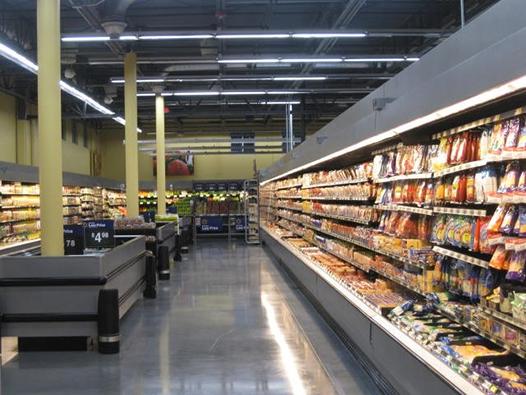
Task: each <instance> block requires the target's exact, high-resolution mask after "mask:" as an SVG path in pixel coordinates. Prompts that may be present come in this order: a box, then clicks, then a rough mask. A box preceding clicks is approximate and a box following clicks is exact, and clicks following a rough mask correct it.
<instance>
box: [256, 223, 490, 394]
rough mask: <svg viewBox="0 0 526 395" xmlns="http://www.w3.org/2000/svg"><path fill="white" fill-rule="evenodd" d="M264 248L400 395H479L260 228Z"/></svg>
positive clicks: (351, 293) (340, 285) (345, 288)
mask: <svg viewBox="0 0 526 395" xmlns="http://www.w3.org/2000/svg"><path fill="white" fill-rule="evenodd" d="M262 237H263V239H264V240H265V242H266V245H267V246H268V248H270V250H271V251H272V252H273V253H274V255H276V256H277V257H278V258H279V259H280V262H281V263H282V264H283V265H285V267H287V269H288V270H289V271H290V272H291V273H292V274H293V276H294V278H295V279H296V280H297V281H298V282H300V283H301V284H302V285H303V286H304V287H305V288H306V289H307V290H308V291H309V293H310V295H312V296H311V297H312V298H314V299H315V300H316V302H317V305H318V306H320V308H322V309H323V310H324V312H325V313H326V314H328V315H329V316H330V317H331V318H332V319H333V320H334V321H335V322H336V323H337V324H338V325H339V326H340V327H341V329H342V330H343V331H344V332H345V334H346V335H347V336H348V337H349V338H350V339H351V340H352V341H353V343H354V344H355V345H356V346H357V347H358V348H359V349H360V350H361V351H362V352H363V353H364V354H365V355H367V357H368V359H369V360H370V361H371V362H372V363H373V364H374V365H375V366H376V367H377V369H378V370H379V371H381V372H383V373H384V374H385V375H387V376H388V377H389V378H390V382H391V383H392V385H393V386H394V387H395V388H396V390H397V391H398V392H400V393H406V394H422V393H436V394H450V393H453V392H454V391H456V392H459V393H464V394H482V391H480V390H479V389H478V388H477V387H476V386H475V385H474V384H472V383H471V382H469V381H468V380H467V379H466V378H464V377H462V376H461V375H460V374H459V373H457V372H455V371H454V370H452V369H451V368H449V367H448V366H447V365H446V364H445V363H444V362H442V360H440V358H439V357H438V356H436V355H435V354H434V353H432V352H431V351H430V350H428V349H427V348H426V347H425V346H424V345H421V344H419V343H418V342H417V341H415V340H414V339H412V338H411V337H410V336H409V335H407V334H406V333H404V332H403V331H402V330H401V329H399V328H398V327H397V326H396V325H394V323H392V322H391V321H389V320H388V319H387V318H385V317H383V316H382V315H381V314H380V313H379V312H378V311H376V310H375V309H373V308H372V307H371V306H370V305H368V304H367V303H365V302H364V301H363V299H362V298H361V297H359V296H358V295H357V294H356V292H354V291H353V290H352V289H351V288H349V287H348V286H346V285H345V284H344V283H342V282H340V281H338V280H337V279H335V278H334V277H333V276H331V275H330V274H329V273H327V272H326V271H324V270H322V269H321V268H320V267H319V266H318V265H317V264H316V263H314V262H312V261H311V260H309V259H308V258H307V257H306V256H305V255H303V254H301V252H300V251H297V250H294V249H293V248H292V247H291V246H289V245H288V244H287V243H285V242H284V241H283V240H281V239H280V238H279V237H277V236H275V235H273V234H272V233H271V231H270V230H269V229H267V228H266V227H264V226H262Z"/></svg>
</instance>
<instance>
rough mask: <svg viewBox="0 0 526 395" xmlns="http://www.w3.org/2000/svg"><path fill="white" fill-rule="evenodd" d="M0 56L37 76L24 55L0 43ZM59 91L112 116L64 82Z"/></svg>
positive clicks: (32, 63)
mask: <svg viewBox="0 0 526 395" xmlns="http://www.w3.org/2000/svg"><path fill="white" fill-rule="evenodd" d="M0 56H3V57H4V58H6V59H8V60H10V61H12V62H14V63H16V64H17V65H19V66H21V67H23V68H24V69H26V70H28V71H30V72H32V73H33V74H36V75H38V65H37V64H36V63H34V62H33V61H31V60H30V59H28V58H26V57H25V56H24V55H22V54H20V53H18V52H17V51H15V50H14V49H12V48H10V47H8V46H7V45H5V44H2V43H0ZM59 84H60V89H61V90H63V91H64V92H66V93H68V94H70V95H71V96H73V97H75V98H77V99H79V100H80V101H82V102H84V103H86V104H87V105H88V106H90V107H92V108H93V109H95V110H97V111H98V112H100V113H102V114H105V115H114V114H115V113H114V112H113V111H112V110H110V109H109V108H108V107H106V106H103V105H102V104H100V103H99V102H97V101H96V100H95V99H93V98H92V97H90V96H88V95H87V94H85V93H84V92H82V91H80V90H79V89H77V88H75V87H74V86H72V85H70V84H68V83H67V82H65V81H62V80H61V81H60V82H59ZM112 119H113V120H114V121H116V122H118V123H121V124H123V123H122V122H121V121H120V120H122V121H124V119H122V118H121V117H115V118H112ZM137 131H138V132H139V133H142V130H140V129H139V128H137Z"/></svg>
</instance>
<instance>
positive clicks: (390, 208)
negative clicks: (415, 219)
mask: <svg viewBox="0 0 526 395" xmlns="http://www.w3.org/2000/svg"><path fill="white" fill-rule="evenodd" d="M374 207H375V208H377V209H378V210H387V211H404V212H408V213H415V214H422V215H433V210H432V209H430V208H422V207H413V206H404V205H402V204H376V205H375V206H374Z"/></svg>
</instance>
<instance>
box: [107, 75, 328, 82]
mask: <svg viewBox="0 0 526 395" xmlns="http://www.w3.org/2000/svg"><path fill="white" fill-rule="evenodd" d="M328 78H329V77H325V76H313V77H309V76H301V75H299V76H284V77H231V78H230V77H215V78H177V77H174V78H170V77H168V78H161V77H159V78H157V77H152V78H139V79H137V83H138V84H148V83H160V82H217V81H324V80H327V79H328ZM110 81H111V83H112V84H124V83H125V81H124V79H123V78H112V79H111V80H110Z"/></svg>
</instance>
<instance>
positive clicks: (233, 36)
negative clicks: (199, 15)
mask: <svg viewBox="0 0 526 395" xmlns="http://www.w3.org/2000/svg"><path fill="white" fill-rule="evenodd" d="M367 36H368V33H367V32H342V31H337V32H331V31H326V32H281V33H272V32H264V33H257V32H254V33H224V32H222V33H197V34H192V33H188V34H184V33H181V34H172V33H166V34H163V33H133V32H130V33H128V34H125V35H122V36H119V37H111V36H109V35H106V34H68V35H64V36H63V37H62V41H63V42H79V43H82V42H105V41H137V40H159V41H161V40H206V39H216V40H251V39H278V40H281V39H324V38H364V37H367Z"/></svg>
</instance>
